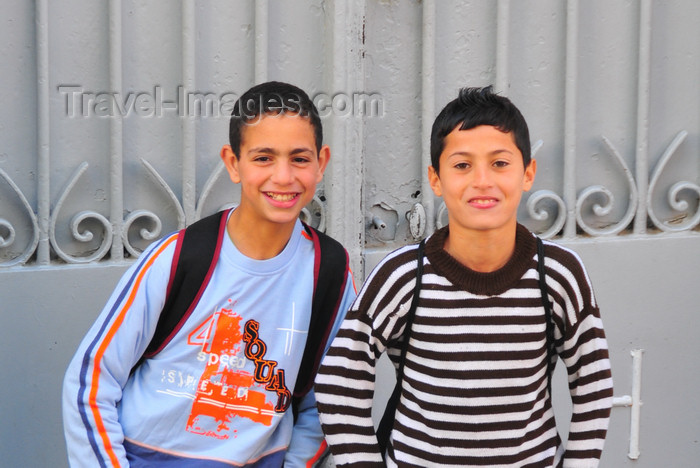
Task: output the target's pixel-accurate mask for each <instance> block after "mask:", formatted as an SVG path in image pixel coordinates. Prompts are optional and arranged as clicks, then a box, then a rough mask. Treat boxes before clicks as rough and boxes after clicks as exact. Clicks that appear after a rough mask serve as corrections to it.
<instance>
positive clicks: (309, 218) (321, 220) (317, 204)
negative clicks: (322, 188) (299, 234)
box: [300, 195, 326, 232]
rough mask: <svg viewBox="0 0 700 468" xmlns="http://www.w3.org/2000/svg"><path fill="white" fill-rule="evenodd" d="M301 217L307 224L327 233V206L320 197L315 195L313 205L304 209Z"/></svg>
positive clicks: (310, 204)
mask: <svg viewBox="0 0 700 468" xmlns="http://www.w3.org/2000/svg"><path fill="white" fill-rule="evenodd" d="M312 210H313V214H312ZM300 216H301V220H302V221H304V222H305V223H306V224H308V225H310V226H313V227H315V228H316V229H318V230H319V231H321V232H326V205H325V203H323V201H321V198H319V196H318V195H314V198H313V199H312V200H311V203H309V204H308V205H307V206H305V207H304V208H302V210H301V215H300ZM316 219H318V226H317V225H316V222H315V220H316Z"/></svg>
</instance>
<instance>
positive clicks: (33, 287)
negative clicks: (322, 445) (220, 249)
mask: <svg viewBox="0 0 700 468" xmlns="http://www.w3.org/2000/svg"><path fill="white" fill-rule="evenodd" d="M4 10H5V12H4V15H3V17H4V26H3V28H0V37H1V38H2V40H1V41H0V57H1V58H2V61H0V67H1V70H2V82H3V85H4V86H3V87H2V91H1V93H2V102H3V106H2V107H1V108H0V320H1V322H0V346H1V347H2V348H1V349H0V351H1V353H2V369H3V371H4V376H5V382H4V383H5V385H3V390H2V391H0V396H2V398H0V415H1V416H2V420H3V425H2V429H0V431H1V432H0V465H1V466H8V467H9V466H12V467H14V466H36V467H44V466H52V467H56V466H64V465H65V464H66V463H67V462H66V461H65V454H64V453H65V450H64V448H63V436H62V429H61V420H60V396H59V394H60V384H61V379H62V376H63V372H64V370H65V366H66V365H67V362H68V359H69V358H70V356H71V355H72V353H73V351H74V350H75V347H76V346H77V343H78V340H79V339H80V338H81V337H82V334H83V333H84V332H85V330H86V329H87V327H88V326H89V324H90V323H91V322H92V320H93V319H94V317H95V316H96V315H97V313H98V312H99V310H100V308H101V306H102V304H103V302H104V301H105V299H106V297H107V295H108V294H109V292H110V291H111V288H112V287H113V286H114V284H115V281H116V279H117V278H118V276H119V275H120V274H121V272H123V271H124V269H125V268H126V266H127V265H128V264H129V262H131V261H132V260H133V259H134V257H135V256H137V255H138V254H139V252H140V251H141V250H143V248H144V247H145V246H146V245H148V243H150V242H152V241H153V239H155V238H157V237H159V236H161V235H163V234H165V233H167V232H169V231H171V230H173V229H176V228H178V227H180V226H184V225H186V224H189V223H191V222H193V221H195V220H196V219H198V218H200V217H201V216H203V215H206V214H208V213H211V212H213V211H215V210H217V209H219V208H220V207H222V206H225V205H227V204H229V203H235V202H236V197H237V194H236V189H235V188H233V187H232V186H231V185H230V183H229V181H228V179H227V177H226V176H225V173H223V172H222V167H221V165H220V164H219V159H218V151H219V149H220V147H221V145H223V144H225V143H227V135H228V133H227V128H228V125H227V124H228V119H227V111H228V112H230V108H231V105H232V103H233V101H234V100H235V99H236V97H237V96H238V95H240V93H242V92H243V91H245V90H246V89H247V88H249V87H250V86H251V85H252V84H254V83H256V82H261V81H264V80H266V79H279V80H283V81H289V82H292V83H294V84H297V85H299V86H301V87H302V88H304V89H305V90H307V91H308V92H309V94H310V95H311V96H312V97H313V98H314V100H315V102H316V103H317V105H318V107H319V108H320V110H321V113H322V115H323V123H324V133H325V138H326V140H327V142H328V143H329V144H330V145H331V150H332V154H333V156H332V160H331V164H330V166H329V169H328V171H327V173H326V177H325V180H324V183H323V184H322V186H321V187H319V190H318V193H317V197H316V199H315V200H314V202H313V203H312V204H311V205H310V206H309V207H308V209H307V210H306V211H305V213H304V215H305V216H306V218H307V220H308V221H310V222H311V223H313V224H315V225H317V226H319V227H321V228H322V229H325V230H326V231H327V232H328V233H330V234H331V235H333V236H334V237H336V238H337V239H339V240H341V241H342V242H343V243H344V244H345V246H346V247H347V248H348V250H349V252H350V255H351V258H352V263H353V269H354V272H355V278H356V281H357V282H360V281H361V280H362V279H363V277H364V275H365V273H366V272H368V270H369V268H371V267H372V266H373V265H374V264H376V263H377V261H378V260H379V259H380V258H381V257H382V256H383V255H385V254H386V253H388V252H389V251H391V250H393V249H394V248H397V247H399V246H401V245H403V244H405V243H408V242H415V241H416V240H417V239H418V238H420V237H423V236H425V235H427V234H429V233H431V232H432V231H433V230H434V229H435V228H436V227H439V226H441V225H442V223H444V222H445V220H446V213H445V212H444V206H443V205H442V204H441V202H440V200H439V199H435V197H434V196H433V195H432V191H431V190H430V187H429V185H428V181H427V178H426V176H427V171H426V167H427V165H428V161H429V151H428V145H429V131H430V126H431V124H432V120H433V118H434V116H435V115H436V113H437V112H438V111H439V110H440V109H441V108H442V106H443V105H444V104H445V103H446V102H447V101H449V100H450V99H452V98H453V97H454V96H455V95H456V92H457V90H458V89H459V88H460V87H462V86H483V85H487V84H494V85H495V87H496V89H497V90H498V91H499V92H501V93H502V94H505V95H508V96H509V97H510V98H511V99H512V100H513V101H514V102H515V103H516V104H517V105H518V106H519V107H520V109H521V110H522V111H523V114H524V115H525V117H526V119H527V120H528V122H529V124H530V131H531V136H532V140H533V153H534V157H535V158H537V159H538V163H539V164H538V167H539V171H538V174H537V180H536V183H535V187H534V188H533V190H532V192H531V193H529V194H528V195H527V196H525V197H524V199H523V204H522V206H521V212H520V219H521V222H523V223H524V224H525V225H527V226H528V227H530V228H531V229H532V230H534V231H536V232H538V233H540V234H541V235H542V236H543V237H547V238H552V239H554V240H556V241H558V242H561V243H562V244H565V245H567V246H568V247H571V248H573V249H574V250H576V251H577V252H578V253H579V254H580V255H581V256H582V258H583V259H584V262H585V263H586V265H587V267H588V270H589V272H590V274H591V276H592V279H593V283H594V286H595V288H596V292H597V296H598V301H599V303H600V304H601V310H602V314H603V320H604V322H605V325H606V329H607V332H608V336H609V341H610V346H611V352H612V361H613V375H614V380H615V397H616V399H615V403H616V406H617V407H616V408H615V409H614V410H613V418H612V421H611V428H610V432H609V436H608V442H607V446H606V450H605V453H604V458H603V464H602V465H603V466H604V467H607V468H618V467H623V466H640V467H642V466H643V467H650V468H657V467H661V466H664V467H665V466H673V467H674V468H675V467H691V466H696V463H697V460H698V459H700V444H699V443H698V434H700V412H698V411H696V410H695V409H694V406H693V405H692V402H693V401H694V399H695V392H694V389H696V388H698V386H699V385H700V369H698V365H697V364H696V359H695V357H696V356H697V355H698V352H700V345H698V340H697V338H696V335H697V332H698V331H700V330H698V328H699V327H698V325H697V324H696V320H695V315H696V314H697V313H698V311H700V288H698V284H699V283H698V279H699V278H700V228H699V227H698V226H699V225H700V206H699V199H700V157H699V156H700V136H699V134H700V132H699V131H700V89H699V86H698V83H700V59H699V58H698V55H699V54H700V29H698V27H697V25H698V24H700V3H698V2H697V1H695V0H675V1H672V2H666V1H661V0H658V1H656V0H586V1H584V0H567V1H564V0H522V1H515V0H497V1H496V0H477V1H468V0H463V1H457V0H450V1H440V2H437V1H434V0H423V1H407V0H404V1H399V0H385V1H380V0H359V1H350V0H346V1H330V0H329V1H322V0H304V1H303V2H302V1H299V2H284V1H273V0H258V1H254V2H253V1H228V0H218V1H217V0H206V1H204V0H202V1H195V0H181V1H178V2H174V1H172V0H150V1H148V2H145V1H136V0H109V1H107V0H103V1H98V2H95V1H90V0H59V1H54V2H49V1H48V0H36V1H34V2H27V1H22V0H14V1H11V2H6V4H5V5H4ZM562 379H563V376H562ZM383 381H384V383H385V384H386V386H388V385H389V384H390V377H384V380H383ZM562 382H563V380H562ZM560 393H561V394H560V395H559V394H558V395H557V398H560V399H561V400H562V401H563V402H564V401H565V399H566V397H565V389H564V388H563V384H562V389H561V391H560ZM380 400H381V396H380ZM642 402H643V403H644V405H643V406H642V404H641V403H642ZM559 422H560V423H561V424H562V426H564V427H565V426H566V421H563V422H562V421H559Z"/></svg>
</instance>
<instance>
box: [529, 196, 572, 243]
mask: <svg viewBox="0 0 700 468" xmlns="http://www.w3.org/2000/svg"><path fill="white" fill-rule="evenodd" d="M543 200H554V202H555V203H556V204H557V207H558V210H557V211H558V212H557V217H556V219H555V220H554V222H553V223H552V225H551V226H550V227H549V229H547V230H546V231H544V232H541V233H539V234H538V235H539V236H540V237H542V238H543V239H551V238H552V237H554V236H556V235H557V233H558V232H559V231H561V230H562V228H563V227H564V223H566V204H565V203H564V200H562V198H561V197H560V196H559V195H557V194H556V193H554V192H552V191H551V190H538V191H537V192H534V193H533V194H532V195H530V197H528V199H527V203H526V205H525V206H526V207H527V213H528V215H529V216H530V217H531V218H532V219H534V220H536V221H547V220H549V216H550V213H549V212H548V211H546V210H544V209H537V205H538V204H539V203H540V202H542V201H543Z"/></svg>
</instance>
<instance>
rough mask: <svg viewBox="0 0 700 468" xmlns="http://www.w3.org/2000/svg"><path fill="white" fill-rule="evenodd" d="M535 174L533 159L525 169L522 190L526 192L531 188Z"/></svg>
mask: <svg viewBox="0 0 700 468" xmlns="http://www.w3.org/2000/svg"><path fill="white" fill-rule="evenodd" d="M536 173H537V161H536V160H534V159H531V160H530V164H528V165H527V167H526V168H525V175H524V179H523V190H524V191H526V192H528V191H529V190H530V189H531V188H532V184H534V183H535V174H536Z"/></svg>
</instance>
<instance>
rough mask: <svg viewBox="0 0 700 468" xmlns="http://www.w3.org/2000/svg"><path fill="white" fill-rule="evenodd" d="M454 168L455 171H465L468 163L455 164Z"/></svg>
mask: <svg viewBox="0 0 700 468" xmlns="http://www.w3.org/2000/svg"><path fill="white" fill-rule="evenodd" d="M454 167H455V169H467V168H468V167H469V163H466V162H461V163H457V164H455V166H454Z"/></svg>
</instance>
